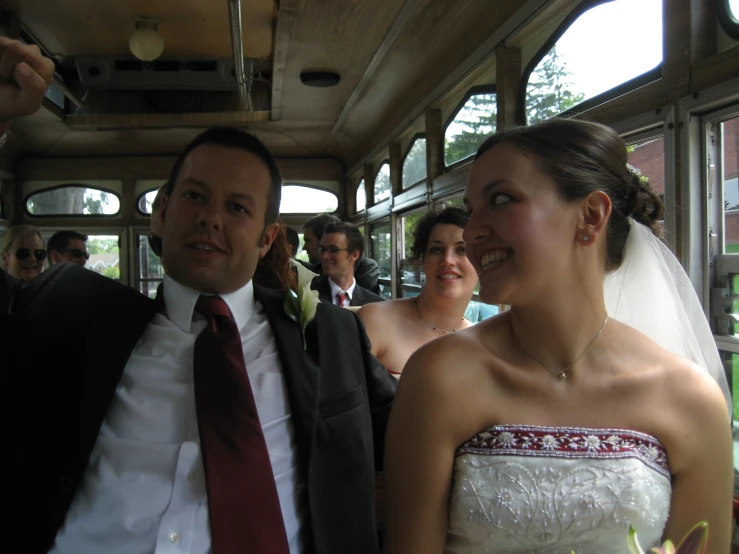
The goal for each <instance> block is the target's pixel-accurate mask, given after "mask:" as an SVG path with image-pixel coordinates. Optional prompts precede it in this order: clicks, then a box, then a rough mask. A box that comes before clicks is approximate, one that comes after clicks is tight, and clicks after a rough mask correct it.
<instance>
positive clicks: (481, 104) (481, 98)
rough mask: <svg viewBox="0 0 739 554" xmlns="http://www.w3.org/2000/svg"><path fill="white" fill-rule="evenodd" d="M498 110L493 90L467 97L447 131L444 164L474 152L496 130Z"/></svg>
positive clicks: (449, 123) (457, 160)
mask: <svg viewBox="0 0 739 554" xmlns="http://www.w3.org/2000/svg"><path fill="white" fill-rule="evenodd" d="M486 88H490V87H486ZM497 113H498V103H497V96H496V94H495V93H494V92H481V93H471V94H470V95H469V96H467V98H466V99H465V101H464V102H463V103H462V104H461V105H460V106H459V108H457V110H456V111H455V112H454V114H453V115H452V117H451V118H450V121H449V122H448V123H447V126H446V130H445V131H444V163H445V164H446V165H447V167H448V166H450V165H452V164H455V163H457V162H460V161H462V160H465V159H467V158H469V157H471V156H474V155H475V152H477V148H478V147H479V146H480V145H481V144H482V143H483V141H484V140H485V139H486V138H487V137H489V136H490V135H492V134H493V133H494V132H495V125H496V121H495V119H496V116H497Z"/></svg>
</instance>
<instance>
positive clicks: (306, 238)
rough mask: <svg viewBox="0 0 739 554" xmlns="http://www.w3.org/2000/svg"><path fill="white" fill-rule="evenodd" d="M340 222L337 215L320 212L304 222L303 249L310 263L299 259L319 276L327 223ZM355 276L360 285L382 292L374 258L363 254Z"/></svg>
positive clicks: (355, 265)
mask: <svg viewBox="0 0 739 554" xmlns="http://www.w3.org/2000/svg"><path fill="white" fill-rule="evenodd" d="M339 222H341V220H340V219H339V218H338V217H336V216H333V215H331V214H319V215H317V216H315V217H312V218H310V219H309V220H308V221H306V222H305V223H304V224H303V250H305V252H306V254H308V260H309V263H306V262H303V261H301V260H298V261H300V263H302V264H303V265H304V266H305V267H307V268H308V269H310V270H311V271H313V272H314V273H317V274H318V275H319V276H320V275H323V268H322V267H321V256H320V254H319V253H318V248H319V247H320V246H321V239H323V234H324V232H325V229H326V226H327V225H329V224H331V223H339ZM354 277H355V278H356V280H357V284H358V285H359V286H361V287H363V288H365V289H367V290H369V291H371V292H373V293H375V294H380V266H379V264H378V263H377V262H376V261H375V260H373V259H372V258H368V257H367V256H361V257H360V258H359V259H358V260H357V261H356V262H355V264H354Z"/></svg>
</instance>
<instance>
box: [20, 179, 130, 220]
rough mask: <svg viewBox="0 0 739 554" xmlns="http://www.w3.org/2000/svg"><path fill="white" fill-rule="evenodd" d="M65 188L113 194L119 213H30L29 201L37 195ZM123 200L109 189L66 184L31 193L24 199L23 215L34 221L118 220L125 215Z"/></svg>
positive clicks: (71, 183) (72, 183)
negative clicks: (72, 219)
mask: <svg viewBox="0 0 739 554" xmlns="http://www.w3.org/2000/svg"><path fill="white" fill-rule="evenodd" d="M65 188H82V189H91V190H97V191H100V192H104V193H106V194H112V195H113V196H115V197H116V198H117V199H118V211H117V212H116V213H114V214H32V213H31V212H30V211H28V201H29V200H30V199H31V197H33V196H36V195H37V194H43V193H44V192H49V191H52V190H58V189H65ZM122 212H123V200H122V198H121V195H120V194H118V193H117V192H114V191H112V190H110V189H107V188H102V187H93V186H92V185H83V184H80V183H74V182H70V183H65V184H62V185H54V186H51V187H48V188H42V189H38V190H34V191H33V192H31V193H28V194H26V195H25V196H24V197H23V215H24V216H25V217H30V218H33V219H60V218H64V219H67V218H81V219H89V218H95V219H116V218H120V217H121V216H122V215H123V213H122Z"/></svg>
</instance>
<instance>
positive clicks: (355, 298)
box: [310, 275, 385, 306]
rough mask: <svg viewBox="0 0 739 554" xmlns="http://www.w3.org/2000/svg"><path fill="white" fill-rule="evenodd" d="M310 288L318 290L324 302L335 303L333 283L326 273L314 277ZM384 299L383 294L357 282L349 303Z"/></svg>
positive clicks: (354, 303)
mask: <svg viewBox="0 0 739 554" xmlns="http://www.w3.org/2000/svg"><path fill="white" fill-rule="evenodd" d="M310 288H312V289H313V290H317V291H318V298H320V299H321V300H323V301H324V302H327V303H329V304H333V303H334V300H333V298H332V297H331V285H330V284H329V282H328V277H326V276H325V275H321V276H319V277H316V278H315V279H313V282H312V283H311V284H310ZM383 300H385V299H384V298H382V297H381V296H377V295H376V294H375V293H374V292H371V291H368V290H367V289H365V288H363V287H360V286H359V283H357V284H356V286H355V287H354V292H353V293H352V298H351V302H349V305H350V306H364V305H365V304H371V303H372V302H382V301H383Z"/></svg>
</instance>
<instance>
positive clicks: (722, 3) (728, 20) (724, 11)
mask: <svg viewBox="0 0 739 554" xmlns="http://www.w3.org/2000/svg"><path fill="white" fill-rule="evenodd" d="M717 15H718V20H719V23H721V27H722V28H723V29H724V31H726V34H727V35H729V36H730V37H731V38H733V39H734V40H739V0H718V12H717Z"/></svg>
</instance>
